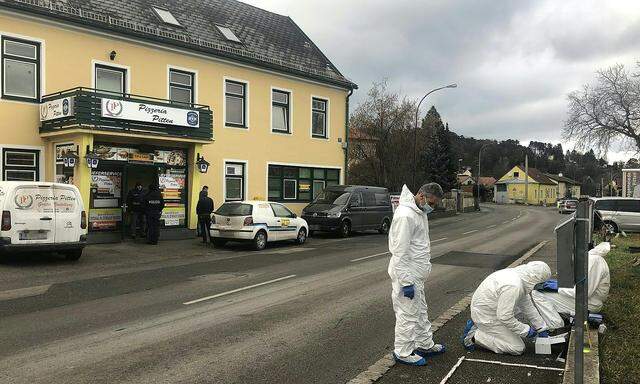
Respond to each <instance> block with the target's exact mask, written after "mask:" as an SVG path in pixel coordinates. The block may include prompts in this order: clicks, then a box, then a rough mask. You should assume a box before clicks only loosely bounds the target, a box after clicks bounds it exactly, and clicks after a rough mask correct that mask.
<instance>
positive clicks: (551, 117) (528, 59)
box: [242, 0, 640, 160]
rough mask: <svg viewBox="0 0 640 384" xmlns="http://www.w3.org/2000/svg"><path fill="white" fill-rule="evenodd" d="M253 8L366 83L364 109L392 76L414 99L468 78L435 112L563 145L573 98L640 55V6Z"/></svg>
mask: <svg viewBox="0 0 640 384" xmlns="http://www.w3.org/2000/svg"><path fill="white" fill-rule="evenodd" d="M242 1H244V2H246V3H249V4H253V5H255V6H258V7H261V8H264V9H267V10H270V11H273V12H276V13H279V14H283V15H288V16H290V17H291V18H293V20H294V21H295V22H296V23H298V25H300V27H301V28H302V29H303V30H304V31H305V32H306V33H307V34H308V35H309V36H310V37H311V39H312V40H313V41H314V42H315V43H316V44H317V45H318V46H319V47H320V49H322V50H323V52H324V53H325V54H326V55H327V56H328V57H329V58H330V59H331V60H332V61H333V63H334V64H335V65H336V66H337V67H338V69H340V71H341V72H342V73H343V74H345V75H346V76H347V77H349V78H350V79H352V80H353V81H355V82H356V83H357V84H358V85H359V86H360V89H359V90H358V91H357V94H356V96H355V98H354V100H355V102H356V103H357V102H358V100H359V99H361V98H362V97H364V96H365V94H366V92H367V90H368V89H369V88H370V86H371V84H372V82H374V81H378V80H381V79H383V78H387V79H388V81H389V84H390V85H391V88H393V89H395V90H398V91H400V92H402V93H404V94H406V95H408V96H409V97H413V98H419V97H422V95H423V94H424V93H426V92H427V91H428V90H430V89H432V88H435V87H437V86H440V85H446V84H449V83H452V82H456V83H458V85H459V88H457V89H453V90H445V91H441V92H439V93H436V94H433V96H430V97H429V99H428V100H427V107H428V106H429V105H431V104H435V105H436V108H437V109H438V110H439V111H440V113H441V115H442V116H443V118H444V119H445V120H446V121H448V122H449V125H450V128H451V129H452V130H453V131H455V132H456V133H458V134H463V135H466V136H474V137H477V138H495V139H507V138H513V139H518V140H520V141H522V142H525V143H526V142H528V141H530V140H537V141H547V142H553V143H558V142H561V137H560V129H561V127H562V125H563V121H564V119H565V116H566V106H567V103H566V95H567V93H568V92H569V91H571V90H575V89H578V88H580V87H581V86H582V84H584V83H587V82H590V81H591V80H592V79H593V77H594V72H595V71H596V70H597V69H598V68H603V67H607V66H610V65H613V64H615V63H622V64H625V65H626V66H627V67H629V68H632V69H634V70H635V63H636V61H637V60H640V54H638V53H639V52H640V1H637V0H610V1H604V0H561V1H558V0H541V1H516V0H512V1H495V0H466V1H454V0H429V1H426V0H322V1H320V0H242ZM424 112H426V109H425V110H424ZM564 146H565V147H570V145H567V144H564ZM614 152H615V151H614ZM624 157H628V156H627V155H625V154H623V153H620V152H618V153H612V154H611V155H610V156H609V160H617V159H619V158H624Z"/></svg>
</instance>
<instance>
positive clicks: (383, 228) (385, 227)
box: [378, 219, 391, 235]
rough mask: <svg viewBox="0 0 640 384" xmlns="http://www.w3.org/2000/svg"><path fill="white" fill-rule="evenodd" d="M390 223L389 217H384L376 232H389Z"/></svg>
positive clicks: (384, 233) (382, 233) (383, 233)
mask: <svg viewBox="0 0 640 384" xmlns="http://www.w3.org/2000/svg"><path fill="white" fill-rule="evenodd" d="M390 225H391V224H390V223H389V219H384V220H383V221H382V224H381V225H380V228H378V232H379V233H380V234H381V235H386V234H387V233H389V226H390Z"/></svg>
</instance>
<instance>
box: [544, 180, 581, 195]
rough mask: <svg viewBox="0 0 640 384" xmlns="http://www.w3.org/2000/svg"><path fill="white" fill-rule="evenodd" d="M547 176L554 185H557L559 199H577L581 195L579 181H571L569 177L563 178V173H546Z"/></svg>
mask: <svg viewBox="0 0 640 384" xmlns="http://www.w3.org/2000/svg"><path fill="white" fill-rule="evenodd" d="M545 175H546V176H547V177H548V178H550V179H551V180H552V181H553V182H554V183H556V186H557V189H556V196H557V199H558V200H560V199H563V198H565V197H570V198H574V199H577V198H578V197H580V194H581V189H582V188H581V184H580V183H578V182H577V181H575V180H573V179H570V178H568V177H565V176H563V175H562V174H561V173H560V174H558V175H554V174H550V173H545Z"/></svg>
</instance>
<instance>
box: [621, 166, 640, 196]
mask: <svg viewBox="0 0 640 384" xmlns="http://www.w3.org/2000/svg"><path fill="white" fill-rule="evenodd" d="M622 172H623V175H624V185H625V187H626V188H625V189H624V191H625V196H624V197H634V196H633V192H634V190H635V188H636V186H637V185H638V183H640V171H635V170H633V171H632V170H628V171H627V170H623V171H622Z"/></svg>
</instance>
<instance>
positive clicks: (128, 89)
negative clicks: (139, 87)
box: [91, 60, 133, 93]
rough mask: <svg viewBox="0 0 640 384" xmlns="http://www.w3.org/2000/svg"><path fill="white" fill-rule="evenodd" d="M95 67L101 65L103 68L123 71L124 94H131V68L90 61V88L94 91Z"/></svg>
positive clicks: (106, 62) (107, 62)
mask: <svg viewBox="0 0 640 384" xmlns="http://www.w3.org/2000/svg"><path fill="white" fill-rule="evenodd" d="M96 65H101V66H105V67H114V68H120V69H124V70H125V79H124V87H125V88H126V89H125V92H124V93H131V81H132V78H133V76H132V73H131V67H130V66H128V65H121V64H115V63H112V62H109V61H101V60H91V87H92V88H93V89H96Z"/></svg>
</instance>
